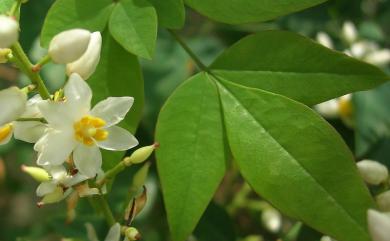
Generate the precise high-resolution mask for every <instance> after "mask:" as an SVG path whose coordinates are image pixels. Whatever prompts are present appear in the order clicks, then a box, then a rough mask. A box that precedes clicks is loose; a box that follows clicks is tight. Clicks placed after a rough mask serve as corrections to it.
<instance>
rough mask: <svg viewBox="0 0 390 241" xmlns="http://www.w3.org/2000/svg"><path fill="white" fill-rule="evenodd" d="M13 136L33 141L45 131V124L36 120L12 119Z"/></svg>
mask: <svg viewBox="0 0 390 241" xmlns="http://www.w3.org/2000/svg"><path fill="white" fill-rule="evenodd" d="M13 127H14V137H15V139H18V140H21V141H25V142H29V143H35V142H37V141H38V140H39V139H40V138H41V137H42V136H43V135H44V133H45V130H46V128H47V126H46V124H43V123H41V122H37V121H14V122H13Z"/></svg>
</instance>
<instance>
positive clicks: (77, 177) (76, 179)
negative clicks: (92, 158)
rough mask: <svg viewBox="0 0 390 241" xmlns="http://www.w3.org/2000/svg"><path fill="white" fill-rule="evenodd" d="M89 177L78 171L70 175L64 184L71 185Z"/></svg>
mask: <svg viewBox="0 0 390 241" xmlns="http://www.w3.org/2000/svg"><path fill="white" fill-rule="evenodd" d="M87 179H88V177H87V176H84V175H82V174H80V173H77V174H76V175H74V176H71V177H68V178H67V179H66V180H65V181H64V182H63V183H62V184H64V185H65V186H66V187H71V186H74V185H76V184H79V183H80V182H83V181H85V180H87Z"/></svg>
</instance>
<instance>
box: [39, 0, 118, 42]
mask: <svg viewBox="0 0 390 241" xmlns="http://www.w3.org/2000/svg"><path fill="white" fill-rule="evenodd" d="M113 6H114V1H112V0H99V1H96V0H82V1H81V0H57V1H56V2H55V3H54V4H53V6H52V7H51V8H50V10H49V12H48V14H47V16H46V19H45V23H44V25H43V29H42V33H41V45H42V46H44V47H47V46H48V45H49V43H50V40H51V39H52V38H53V37H54V36H55V35H56V34H58V33H60V32H62V31H64V30H68V29H72V28H84V29H88V30H90V31H103V29H104V28H105V26H106V23H107V21H108V18H109V16H110V14H111V12H112V9H113Z"/></svg>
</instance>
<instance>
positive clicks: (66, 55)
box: [49, 29, 102, 80]
mask: <svg viewBox="0 0 390 241" xmlns="http://www.w3.org/2000/svg"><path fill="white" fill-rule="evenodd" d="M101 47H102V36H101V34H100V32H94V33H91V32H89V31H88V30H85V29H71V30H67V31H64V32H62V33H59V34H57V35H56V36H55V37H54V38H53V39H52V41H51V42H50V45H49V56H50V58H51V59H52V61H53V62H54V63H58V64H66V73H67V75H68V76H70V75H72V74H73V73H77V74H78V75H80V76H81V77H82V78H83V79H84V80H87V79H88V78H89V77H90V76H91V75H92V74H93V73H94V72H95V70H96V67H97V65H98V63H99V60H100V50H101Z"/></svg>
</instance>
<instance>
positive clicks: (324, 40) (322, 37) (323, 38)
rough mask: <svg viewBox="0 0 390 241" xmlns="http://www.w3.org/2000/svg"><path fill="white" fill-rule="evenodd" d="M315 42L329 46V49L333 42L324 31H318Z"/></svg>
mask: <svg viewBox="0 0 390 241" xmlns="http://www.w3.org/2000/svg"><path fill="white" fill-rule="evenodd" d="M316 39H317V42H318V43H320V44H322V45H324V46H325V47H327V48H330V49H333V47H334V46H333V42H332V39H331V38H330V37H329V35H328V34H326V33H324V32H319V33H318V34H317V37H316Z"/></svg>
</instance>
